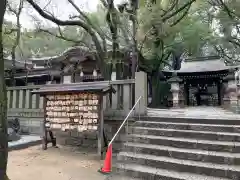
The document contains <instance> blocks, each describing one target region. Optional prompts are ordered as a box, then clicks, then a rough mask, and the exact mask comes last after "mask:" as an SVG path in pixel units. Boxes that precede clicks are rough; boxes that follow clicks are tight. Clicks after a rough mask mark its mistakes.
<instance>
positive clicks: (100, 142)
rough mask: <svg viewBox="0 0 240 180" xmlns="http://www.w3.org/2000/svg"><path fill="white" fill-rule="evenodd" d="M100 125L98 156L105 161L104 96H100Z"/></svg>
mask: <svg viewBox="0 0 240 180" xmlns="http://www.w3.org/2000/svg"><path fill="white" fill-rule="evenodd" d="M98 112H99V125H98V156H99V157H100V158H101V159H103V152H102V149H103V128H104V118H103V94H100V98H99V111H98Z"/></svg>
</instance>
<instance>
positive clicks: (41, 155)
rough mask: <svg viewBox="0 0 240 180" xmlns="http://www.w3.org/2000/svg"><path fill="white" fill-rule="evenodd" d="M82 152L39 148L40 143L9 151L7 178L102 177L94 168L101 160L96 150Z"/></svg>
mask: <svg viewBox="0 0 240 180" xmlns="http://www.w3.org/2000/svg"><path fill="white" fill-rule="evenodd" d="M84 152H88V151H86V150H85V151H82V152H79V151H76V149H71V148H67V147H60V148H59V149H55V148H49V149H48V150H46V151H42V150H41V147H40V146H34V147H31V148H27V149H24V150H18V151H11V152H10V153H9V160H8V175H9V178H10V179H11V180H33V179H34V180H81V179H82V180H105V179H106V176H104V175H102V174H100V173H99V172H97V170H98V169H99V167H100V165H101V163H102V162H100V161H99V160H98V158H97V155H95V154H96V153H94V152H92V153H91V151H90V152H88V153H84Z"/></svg>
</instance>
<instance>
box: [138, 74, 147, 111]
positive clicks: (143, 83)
mask: <svg viewBox="0 0 240 180" xmlns="http://www.w3.org/2000/svg"><path fill="white" fill-rule="evenodd" d="M147 84H148V82H147V74H146V73H145V72H142V71H141V72H136V73H135V102H136V101H137V99H138V98H139V97H140V96H142V98H141V100H140V104H138V105H137V106H136V109H135V112H136V113H137V114H139V113H140V114H141V115H144V114H146V113H147V105H148V104H147V103H148V95H147V88H148V87H147Z"/></svg>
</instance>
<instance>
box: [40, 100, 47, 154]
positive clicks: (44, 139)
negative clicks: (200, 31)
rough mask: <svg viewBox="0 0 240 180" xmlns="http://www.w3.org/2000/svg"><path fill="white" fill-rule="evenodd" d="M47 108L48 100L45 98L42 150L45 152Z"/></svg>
mask: <svg viewBox="0 0 240 180" xmlns="http://www.w3.org/2000/svg"><path fill="white" fill-rule="evenodd" d="M46 106H47V99H46V98H45V97H44V99H43V109H44V118H43V121H42V132H41V134H42V136H41V138H42V149H43V150H46V149H47V130H46V125H45V124H46V117H47V115H46Z"/></svg>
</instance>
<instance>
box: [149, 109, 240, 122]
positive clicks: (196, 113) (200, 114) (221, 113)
mask: <svg viewBox="0 0 240 180" xmlns="http://www.w3.org/2000/svg"><path fill="white" fill-rule="evenodd" d="M148 116H157V117H171V116H172V117H176V116H177V117H179V118H202V119H218V118H221V119H239V120H240V114H234V113H233V112H230V111H227V110H224V109H222V108H218V107H210V106H198V107H187V108H179V109H152V108H148Z"/></svg>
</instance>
